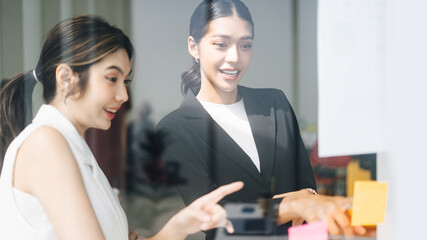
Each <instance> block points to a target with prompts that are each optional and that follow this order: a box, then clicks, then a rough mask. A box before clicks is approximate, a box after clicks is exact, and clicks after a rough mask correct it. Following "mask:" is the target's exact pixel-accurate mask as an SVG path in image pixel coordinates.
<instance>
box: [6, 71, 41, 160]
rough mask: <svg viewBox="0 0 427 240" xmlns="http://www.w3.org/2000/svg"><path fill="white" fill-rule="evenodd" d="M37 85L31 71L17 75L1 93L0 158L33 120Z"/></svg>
mask: <svg viewBox="0 0 427 240" xmlns="http://www.w3.org/2000/svg"><path fill="white" fill-rule="evenodd" d="M36 83H37V80H36V79H35V76H34V75H33V73H32V71H29V72H26V73H20V74H18V75H16V76H15V77H14V78H12V79H11V80H9V82H8V83H7V84H6V85H5V86H4V87H3V88H2V89H1V91H0V158H3V157H4V154H5V153H6V149H7V148H8V147H9V144H10V143H11V142H12V140H13V139H14V138H15V137H16V136H18V134H19V133H20V132H21V131H22V130H24V128H25V127H26V126H27V125H28V124H29V123H30V122H31V120H32V113H33V110H32V105H33V104H32V95H33V94H32V93H33V90H34V86H35V85H36Z"/></svg>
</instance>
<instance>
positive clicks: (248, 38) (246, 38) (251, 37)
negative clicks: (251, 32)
mask: <svg viewBox="0 0 427 240" xmlns="http://www.w3.org/2000/svg"><path fill="white" fill-rule="evenodd" d="M212 37H220V38H227V39H230V38H231V37H230V36H228V35H222V34H217V35H213V36H212ZM253 39H254V38H253V36H244V37H241V38H240V40H253Z"/></svg>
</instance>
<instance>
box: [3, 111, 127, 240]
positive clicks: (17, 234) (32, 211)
mask: <svg viewBox="0 0 427 240" xmlns="http://www.w3.org/2000/svg"><path fill="white" fill-rule="evenodd" d="M41 126H50V127H53V128H55V129H57V130H58V131H59V132H61V134H62V135H64V137H65V139H66V140H67V142H68V144H69V145H70V147H71V150H72V152H73V153H74V156H75V159H76V160H77V164H78V166H79V168H80V172H81V175H82V178H83V181H84V184H85V187H86V191H87V193H88V195H89V199H90V201H91V203H92V207H93V209H94V211H95V214H96V216H97V218H98V221H99V223H100V225H101V228H102V231H103V232H104V236H105V237H106V239H108V240H127V239H128V223H127V220H126V216H125V213H124V211H123V209H122V207H121V205H120V203H119V200H118V198H117V195H116V194H115V193H114V192H113V190H112V188H111V186H110V184H109V182H108V180H107V178H106V177H105V175H104V173H103V172H102V170H101V169H100V168H99V166H98V164H97V162H96V160H95V158H94V156H93V154H92V152H91V151H90V149H89V147H88V145H87V144H86V141H85V140H84V138H83V137H81V136H80V135H79V134H78V132H77V130H76V129H75V127H74V125H73V124H72V123H71V122H70V121H69V120H68V119H67V118H66V117H65V116H64V115H62V114H61V113H60V112H59V111H58V110H57V109H56V108H54V107H52V106H50V105H43V106H42V107H41V108H40V110H39V111H38V113H37V115H36V117H35V118H34V120H33V122H32V123H31V124H30V125H29V126H27V127H26V128H25V129H24V130H23V131H22V132H21V134H19V135H18V137H16V138H15V140H13V142H12V143H11V144H10V146H9V148H8V149H7V152H6V155H5V158H4V162H3V169H2V172H1V175H0V239H7V240H13V239H17V240H18V239H19V240H21V239H34V240H37V239H40V240H42V239H43V240H53V239H58V237H57V236H56V233H55V230H54V229H53V226H52V223H51V222H50V221H49V218H48V217H47V215H46V212H45V211H44V209H43V207H42V206H41V204H40V202H39V201H38V200H37V198H35V197H34V196H33V195H31V194H28V193H25V192H22V191H20V190H18V189H16V188H14V187H13V185H12V179H13V168H14V164H15V159H16V154H17V151H18V149H19V148H20V146H21V145H22V143H23V142H24V141H25V139H26V138H27V137H28V136H29V135H30V134H31V133H32V132H33V131H34V130H36V129H37V128H39V127H41Z"/></svg>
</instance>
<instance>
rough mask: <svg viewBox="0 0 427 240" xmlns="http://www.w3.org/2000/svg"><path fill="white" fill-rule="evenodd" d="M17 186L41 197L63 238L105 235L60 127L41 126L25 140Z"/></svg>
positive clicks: (56, 229) (16, 178) (58, 232)
mask: <svg viewBox="0 0 427 240" xmlns="http://www.w3.org/2000/svg"><path fill="white" fill-rule="evenodd" d="M14 186H15V187H16V188H18V189H19V190H21V191H24V192H27V193H30V194H32V195H34V196H35V197H36V198H37V199H38V200H39V201H40V203H41V205H42V206H43V208H44V210H45V211H46V213H47V215H48V217H49V219H50V221H51V222H52V224H53V227H54V229H55V232H56V234H57V235H58V237H59V239H65V240H66V239H91V240H93V239H105V237H104V235H103V232H102V229H101V226H100V225H99V222H98V220H97V218H96V215H95V212H94V210H93V208H92V205H91V203H90V200H89V197H88V194H87V192H86V189H85V186H84V183H83V179H82V176H81V173H80V169H79V167H78V165H77V162H76V160H75V158H74V155H73V153H72V151H71V149H70V147H69V145H68V143H67V141H66V140H65V138H64V137H63V136H62V135H61V133H59V132H58V131H57V130H55V129H53V128H50V127H41V128H40V129H37V130H36V131H35V132H33V133H32V134H31V135H30V136H29V137H28V139H27V140H26V141H25V142H24V143H23V145H22V146H21V148H20V150H19V152H18V155H17V159H16V165H15V170H14Z"/></svg>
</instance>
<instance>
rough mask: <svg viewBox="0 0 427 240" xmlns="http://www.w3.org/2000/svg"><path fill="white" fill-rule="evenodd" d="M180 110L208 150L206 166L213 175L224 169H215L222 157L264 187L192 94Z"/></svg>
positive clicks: (220, 128) (263, 183) (249, 161)
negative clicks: (207, 146) (208, 147)
mask: <svg viewBox="0 0 427 240" xmlns="http://www.w3.org/2000/svg"><path fill="white" fill-rule="evenodd" d="M181 110H182V112H183V114H184V116H185V117H186V118H187V119H188V120H189V122H190V126H191V128H192V129H194V132H195V133H197V135H198V136H199V137H200V138H201V140H202V141H205V142H206V143H207V145H209V146H210V149H207V150H206V151H207V152H208V157H209V158H208V159H206V160H207V161H208V166H209V167H210V170H211V171H212V172H213V174H215V172H217V171H224V169H216V164H215V162H216V161H217V160H218V159H223V158H224V157H225V158H226V159H227V160H228V161H232V162H233V163H235V164H237V165H239V166H240V168H241V169H242V170H243V171H246V172H247V173H248V174H249V175H250V176H252V177H253V178H255V179H256V180H257V181H258V182H259V183H260V184H261V185H263V186H264V185H265V182H264V179H263V178H262V176H261V175H260V174H259V172H258V169H257V168H256V167H255V165H254V164H253V162H252V160H251V159H250V158H249V156H248V155H247V154H246V153H245V152H244V151H243V150H242V149H241V148H240V146H239V145H238V144H237V143H236V142H235V141H234V140H233V139H232V138H231V137H230V136H229V135H228V134H227V132H225V131H224V129H223V128H222V127H221V126H219V125H218V124H217V123H216V122H215V121H214V120H213V119H212V117H211V116H210V115H209V113H208V112H207V111H206V110H205V109H204V108H203V106H202V105H201V103H200V102H199V101H198V100H197V99H196V97H195V95H194V94H193V92H191V91H188V93H187V95H186V96H185V98H184V101H183V103H182V104H181Z"/></svg>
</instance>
